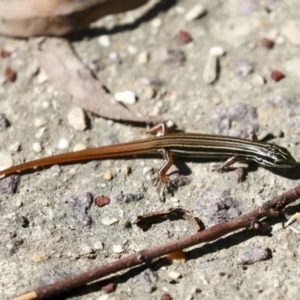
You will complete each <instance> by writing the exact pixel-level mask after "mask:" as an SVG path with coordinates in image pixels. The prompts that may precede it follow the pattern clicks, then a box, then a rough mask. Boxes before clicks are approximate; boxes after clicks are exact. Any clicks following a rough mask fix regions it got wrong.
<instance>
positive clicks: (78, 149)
mask: <svg viewBox="0 0 300 300" xmlns="http://www.w3.org/2000/svg"><path fill="white" fill-rule="evenodd" d="M85 149H87V146H86V145H85V144H77V145H75V146H74V148H73V151H74V152H77V151H82V150H85Z"/></svg>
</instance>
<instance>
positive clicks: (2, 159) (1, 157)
mask: <svg viewBox="0 0 300 300" xmlns="http://www.w3.org/2000/svg"><path fill="white" fill-rule="evenodd" d="M12 165H13V159H12V156H11V155H10V154H8V153H5V152H0V171H2V170H5V169H8V168H10V167H11V166H12Z"/></svg>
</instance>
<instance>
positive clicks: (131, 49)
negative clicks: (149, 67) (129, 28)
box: [127, 45, 138, 55]
mask: <svg viewBox="0 0 300 300" xmlns="http://www.w3.org/2000/svg"><path fill="white" fill-rule="evenodd" d="M127 52H128V53H129V54H131V55H134V54H136V53H137V52H138V49H137V47H135V46H133V45H129V46H128V47H127Z"/></svg>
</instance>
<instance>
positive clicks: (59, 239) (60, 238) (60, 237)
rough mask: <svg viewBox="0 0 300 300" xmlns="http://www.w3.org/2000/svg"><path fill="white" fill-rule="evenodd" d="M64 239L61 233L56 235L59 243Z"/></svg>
mask: <svg viewBox="0 0 300 300" xmlns="http://www.w3.org/2000/svg"><path fill="white" fill-rule="evenodd" d="M62 239H63V237H62V236H61V235H59V236H57V237H56V239H55V241H56V242H58V243H59V242H60V241H61V240H62Z"/></svg>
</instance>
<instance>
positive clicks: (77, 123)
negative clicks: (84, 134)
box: [68, 107, 87, 131]
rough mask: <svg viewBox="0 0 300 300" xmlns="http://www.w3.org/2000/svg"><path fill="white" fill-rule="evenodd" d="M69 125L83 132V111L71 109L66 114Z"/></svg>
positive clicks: (76, 108)
mask: <svg viewBox="0 0 300 300" xmlns="http://www.w3.org/2000/svg"><path fill="white" fill-rule="evenodd" d="M68 122H69V124H70V125H71V126H72V127H73V128H74V129H76V130H78V131H84V130H85V129H86V127H87V124H86V117H85V114H84V111H83V109H82V108H80V107H75V108H73V109H72V110H71V111H70V112H69V113H68Z"/></svg>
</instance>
